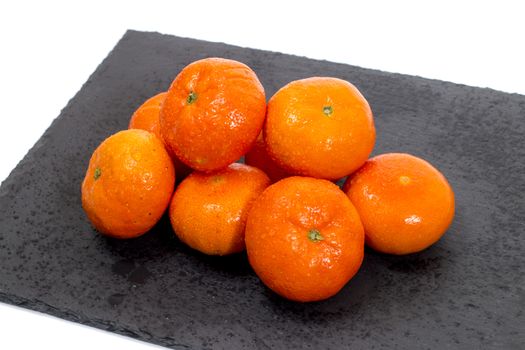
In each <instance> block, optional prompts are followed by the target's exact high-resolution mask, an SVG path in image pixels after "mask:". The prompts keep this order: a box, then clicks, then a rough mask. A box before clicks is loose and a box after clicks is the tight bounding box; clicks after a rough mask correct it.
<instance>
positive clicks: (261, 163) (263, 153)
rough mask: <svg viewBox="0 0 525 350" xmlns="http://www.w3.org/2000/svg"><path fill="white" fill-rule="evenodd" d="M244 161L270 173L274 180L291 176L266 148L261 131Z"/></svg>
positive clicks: (269, 175) (271, 178)
mask: <svg viewBox="0 0 525 350" xmlns="http://www.w3.org/2000/svg"><path fill="white" fill-rule="evenodd" d="M244 162H245V163H246V164H248V165H251V166H254V167H256V168H259V169H261V170H262V171H264V172H265V173H266V175H268V177H269V178H270V180H272V182H276V181H279V180H281V179H284V178H285V177H288V176H290V174H288V173H287V172H286V171H285V170H284V169H283V168H282V167H281V166H280V165H279V164H277V163H276V162H275V161H274V160H273V159H272V158H271V157H270V155H269V154H268V151H267V150H266V142H264V137H263V134H262V133H260V134H259V136H258V137H257V140H256V141H255V144H254V145H253V147H252V148H251V149H250V151H249V152H248V153H246V155H245V156H244Z"/></svg>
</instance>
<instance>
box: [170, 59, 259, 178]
mask: <svg viewBox="0 0 525 350" xmlns="http://www.w3.org/2000/svg"><path fill="white" fill-rule="evenodd" d="M265 113H266V100H265V95H264V88H263V86H262V85H261V83H260V82H259V79H258V78H257V76H256V75H255V73H254V72H253V71H252V70H251V69H250V68H249V67H248V66H246V65H245V64H243V63H240V62H237V61H233V60H227V59H222V58H207V59H203V60H199V61H196V62H193V63H191V64H190V65H188V66H186V67H185V68H184V69H183V70H182V71H181V72H180V73H179V75H177V77H176V78H175V80H174V81H173V83H172V84H171V86H170V88H169V90H168V95H167V97H166V100H165V101H164V104H163V106H162V108H161V113H160V125H161V132H162V135H163V137H164V140H165V141H166V143H167V145H168V147H169V148H170V149H171V150H172V151H173V152H174V153H175V154H176V155H177V157H178V158H179V159H180V160H181V161H183V162H184V163H185V164H187V165H188V166H190V167H191V168H193V169H196V170H200V171H205V172H211V171H215V170H218V169H222V168H225V167H227V166H228V165H229V164H231V163H232V162H235V161H236V160H238V159H239V158H240V157H241V156H243V155H244V154H246V152H248V150H249V149H250V147H251V146H252V144H253V143H254V141H255V139H256V138H257V135H258V134H259V133H260V131H261V129H262V125H263V122H264V117H265Z"/></svg>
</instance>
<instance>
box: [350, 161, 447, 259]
mask: <svg viewBox="0 0 525 350" xmlns="http://www.w3.org/2000/svg"><path fill="white" fill-rule="evenodd" d="M343 189H344V191H345V192H346V193H347V194H348V197H349V198H350V200H351V201H352V203H354V205H355V207H356V209H357V211H358V212H359V215H360V216H361V220H362V222H363V225H364V227H365V233H366V243H367V245H368V246H370V247H371V248H373V249H374V250H377V251H379V252H383V253H390V254H409V253H415V252H418V251H421V250H423V249H425V248H427V247H429V246H430V245H432V244H434V243H435V242H436V241H438V240H439V239H440V238H441V236H442V235H443V234H444V233H445V231H446V230H447V228H448V227H449V226H450V224H451V222H452V219H453V217H454V193H453V191H452V188H451V187H450V185H449V183H448V182H447V180H446V178H445V177H444V176H443V175H442V174H441V173H440V172H439V171H438V170H437V169H436V168H434V167H433V166H432V165H430V164H429V163H428V162H426V161H424V160H423V159H420V158H417V157H414V156H412V155H409V154H403V153H389V154H382V155H379V156H376V157H374V158H371V159H370V160H368V161H367V162H366V163H365V165H364V166H363V167H362V168H361V169H359V170H358V171H357V172H356V173H354V174H353V175H352V176H350V177H349V178H348V179H347V181H346V183H345V185H344V187H343Z"/></svg>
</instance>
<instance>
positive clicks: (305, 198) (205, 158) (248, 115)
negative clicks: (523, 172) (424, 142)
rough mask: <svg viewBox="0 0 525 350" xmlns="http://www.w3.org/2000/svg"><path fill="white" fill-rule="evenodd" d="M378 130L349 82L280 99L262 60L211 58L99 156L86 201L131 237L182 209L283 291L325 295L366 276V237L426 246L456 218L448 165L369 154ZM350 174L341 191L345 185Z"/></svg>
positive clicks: (210, 241) (200, 241)
mask: <svg viewBox="0 0 525 350" xmlns="http://www.w3.org/2000/svg"><path fill="white" fill-rule="evenodd" d="M375 138H376V132H375V127H374V120H373V115H372V110H371V108H370V106H369V104H368V102H367V101H366V99H365V98H364V97H363V95H362V94H361V93H360V92H359V90H358V89H357V88H356V87H355V86H354V85H352V84H351V83H349V82H347V81H345V80H341V79H337V78H329V77H311V78H307V79H301V80H296V81H292V82H290V83H289V84H287V85H286V86H284V87H282V88H281V89H280V90H279V91H277V92H276V93H275V94H274V95H273V96H272V97H271V98H270V99H269V101H268V103H266V96H265V92H264V88H263V86H262V84H261V83H260V81H259V79H258V78H257V76H256V74H255V73H254V71H253V70H252V69H250V68H249V67H248V66H246V65H245V64H243V63H240V62H237V61H233V60H228V59H222V58H208V59H203V60H200V61H196V62H193V63H191V64H190V65H188V66H186V67H185V68H184V69H183V70H182V71H181V72H180V73H179V74H178V75H177V77H176V78H175V79H174V80H173V82H172V84H171V86H170V88H169V89H168V91H167V92H160V93H159V94H158V95H155V96H153V97H151V98H150V99H148V100H147V101H145V102H144V103H143V104H142V105H141V106H140V107H138V109H137V110H136V111H135V113H134V114H133V115H132V117H131V120H130V123H129V129H128V130H125V131H120V132H118V133H116V134H114V135H112V136H110V137H108V138H107V139H106V140H105V141H104V142H102V144H101V145H100V146H99V147H98V148H97V149H96V150H95V151H94V153H93V155H92V157H91V160H90V162H89V166H88V170H87V173H86V177H85V179H84V182H83V183H82V206H83V208H84V210H85V212H86V214H87V216H88V219H89V220H90V221H91V223H92V224H93V226H94V227H95V228H96V229H97V230H98V231H99V232H101V233H103V234H106V235H108V236H111V237H115V238H122V239H125V238H133V237H137V236H140V235H142V234H144V233H146V232H148V231H149V230H150V229H151V228H152V227H153V226H154V225H155V224H156V223H157V222H158V220H159V219H160V218H161V217H162V215H163V214H164V213H165V212H166V211H168V213H169V218H170V221H171V224H172V227H173V231H174V233H175V234H176V235H177V237H178V238H179V239H180V241H182V242H184V243H185V244H187V245H188V246H190V247H191V248H193V249H196V250H198V251H200V252H202V253H204V254H212V255H227V254H233V253H239V252H242V251H243V250H245V249H246V252H247V255H248V260H249V262H250V264H251V266H252V268H253V270H254V271H255V273H256V274H257V275H258V276H259V277H260V279H261V280H262V282H263V283H264V284H265V285H266V286H268V287H269V288H270V289H272V290H273V291H275V292H276V293H278V294H279V295H281V296H283V297H285V298H288V299H290V300H295V301H302V302H306V301H316V300H322V299H326V298H328V297H330V296H333V295H334V294H336V293H337V292H338V291H339V290H341V288H343V287H344V286H345V285H346V284H347V282H348V281H349V280H350V279H351V278H352V277H353V276H354V275H355V274H356V273H357V271H358V270H359V268H360V266H361V263H362V261H363V257H364V247H365V243H366V244H367V245H368V246H369V247H370V248H372V249H374V250H376V251H378V252H381V253H389V254H398V255H400V254H410V253H415V252H418V251H421V250H423V249H425V248H427V247H429V246H430V245H432V244H433V243H435V242H436V241H438V240H439V239H440V237H441V236H442V235H443V234H444V233H445V232H446V230H447V228H448V227H449V225H450V224H451V222H452V219H453V216H454V194H453V192H452V189H451V187H450V185H449V184H448V182H447V180H446V179H445V177H444V176H443V175H442V174H441V173H440V172H439V171H438V170H437V169H436V168H434V167H433V166H432V165H431V164H429V163H428V162H426V161H424V160H423V159H421V158H418V157H415V156H412V155H409V154H404V153H389V154H382V155H378V156H375V157H373V158H369V157H370V154H371V152H372V150H373V148H374V143H375ZM243 156H244V159H245V164H241V163H236V161H238V160H239V159H241V158H242V157H243ZM344 177H347V179H346V182H345V183H344V186H343V188H342V189H341V188H339V187H338V186H337V185H335V184H334V181H337V180H339V179H342V178H344ZM177 184H178V185H177Z"/></svg>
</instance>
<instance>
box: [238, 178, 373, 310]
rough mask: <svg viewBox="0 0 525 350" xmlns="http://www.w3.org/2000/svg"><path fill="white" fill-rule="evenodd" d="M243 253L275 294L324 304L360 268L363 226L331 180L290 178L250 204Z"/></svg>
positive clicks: (341, 192)
mask: <svg viewBox="0 0 525 350" xmlns="http://www.w3.org/2000/svg"><path fill="white" fill-rule="evenodd" d="M246 251H247V253H248V258H249V261H250V264H251V266H252V267H253V269H254V270H255V272H256V273H257V275H258V276H259V277H260V278H261V280H262V281H263V283H264V284H265V285H266V286H268V287H269V288H270V289H272V290H273V291H275V292H276V293H278V294H279V295H281V296H283V297H285V298H288V299H290V300H295V301H302V302H306V301H316V300H322V299H326V298H328V297H330V296H332V295H334V294H336V293H337V292H338V291H339V290H340V289H341V288H342V287H343V286H344V285H345V284H346V283H347V282H348V281H349V280H350V279H351V278H352V277H353V276H354V275H355V273H356V272H357V270H358V269H359V267H360V266H361V262H362V260H363V255H364V232H363V226H362V224H361V221H360V219H359V215H358V214H357V211H356V210H355V208H354V206H353V205H352V203H351V202H350V200H348V198H347V197H346V196H345V194H344V193H343V191H341V190H340V189H339V187H337V186H336V185H334V184H333V183H331V182H330V181H327V180H321V179H314V178H307V177H298V176H295V177H288V178H286V179H283V180H281V181H279V182H277V183H275V184H273V185H271V186H270V187H268V188H267V189H266V190H265V191H264V192H263V194H262V195H261V196H260V197H259V198H258V199H257V200H256V201H255V203H254V204H253V206H252V209H251V210H250V213H249V214H248V221H247V224H246Z"/></svg>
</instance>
